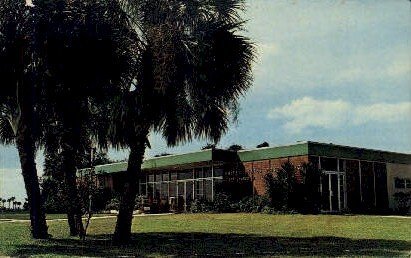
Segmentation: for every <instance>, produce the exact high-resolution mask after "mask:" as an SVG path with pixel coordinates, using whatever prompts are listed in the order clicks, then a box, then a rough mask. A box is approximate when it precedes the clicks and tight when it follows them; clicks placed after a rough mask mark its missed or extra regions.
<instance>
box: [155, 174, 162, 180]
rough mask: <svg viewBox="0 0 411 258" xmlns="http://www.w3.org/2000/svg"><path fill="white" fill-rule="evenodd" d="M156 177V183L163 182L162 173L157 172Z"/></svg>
mask: <svg viewBox="0 0 411 258" xmlns="http://www.w3.org/2000/svg"><path fill="white" fill-rule="evenodd" d="M155 176H156V182H161V181H162V174H161V172H156V173H155Z"/></svg>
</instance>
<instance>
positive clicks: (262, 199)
mask: <svg viewBox="0 0 411 258" xmlns="http://www.w3.org/2000/svg"><path fill="white" fill-rule="evenodd" d="M267 204H268V199H267V197H266V196H254V197H253V196H248V197H245V198H243V199H242V200H241V201H239V202H238V209H237V211H239V212H261V211H262V209H263V208H264V207H265V206H266V205H267Z"/></svg>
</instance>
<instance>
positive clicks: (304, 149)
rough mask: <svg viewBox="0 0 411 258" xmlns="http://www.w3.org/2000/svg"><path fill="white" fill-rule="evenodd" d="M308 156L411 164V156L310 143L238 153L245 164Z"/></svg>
mask: <svg viewBox="0 0 411 258" xmlns="http://www.w3.org/2000/svg"><path fill="white" fill-rule="evenodd" d="M306 155H313V156H326V157H335V158H345V159H359V160H369V161H379V162H388V163H401V164H411V154H405V153H395V152H389V151H380V150H372V149H365V148H357V147H350V146H342V145H335V144H331V143H319V142H310V141H308V142H304V143H297V144H293V145H287V146H276V147H266V148H260V149H253V150H244V151H239V152H238V156H239V158H240V160H241V161H243V162H246V161H254V160H264V159H276V158H285V157H293V156H306Z"/></svg>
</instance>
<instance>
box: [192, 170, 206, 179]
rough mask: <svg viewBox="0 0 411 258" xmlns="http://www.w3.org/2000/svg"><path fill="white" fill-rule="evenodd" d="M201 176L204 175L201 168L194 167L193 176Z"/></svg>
mask: <svg viewBox="0 0 411 258" xmlns="http://www.w3.org/2000/svg"><path fill="white" fill-rule="evenodd" d="M203 177H204V172H203V168H196V169H194V178H203Z"/></svg>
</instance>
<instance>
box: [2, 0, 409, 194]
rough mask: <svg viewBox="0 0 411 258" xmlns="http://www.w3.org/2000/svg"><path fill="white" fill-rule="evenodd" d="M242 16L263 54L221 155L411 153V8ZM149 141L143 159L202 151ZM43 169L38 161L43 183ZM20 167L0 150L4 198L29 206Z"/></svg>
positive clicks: (269, 3)
mask: <svg viewBox="0 0 411 258" xmlns="http://www.w3.org/2000/svg"><path fill="white" fill-rule="evenodd" d="M242 15H243V17H244V19H245V20H247V23H246V24H245V29H246V30H245V31H244V32H241V33H242V34H244V35H247V36H248V37H250V38H251V39H252V41H253V42H254V43H255V45H256V49H257V59H256V62H255V64H254V66H253V74H254V83H253V86H252V88H251V89H250V90H249V91H248V92H247V93H246V94H245V96H244V97H243V98H242V99H241V100H240V114H239V117H238V121H237V122H235V123H233V124H232V125H231V126H230V130H229V131H228V133H227V134H226V135H225V136H224V137H223V138H222V140H221V142H219V143H218V145H217V146H218V147H220V148H226V147H228V146H230V145H232V144H240V145H242V146H244V147H246V148H253V147H255V146H256V145H257V144H259V143H262V142H264V141H267V142H268V143H269V144H270V146H275V145H283V144H292V143H295V142H297V141H307V140H311V141H320V142H326V143H331V142H332V143H335V144H343V145H350V146H357V147H364V148H372V149H381V150H388V151H395V152H405V153H411V3H410V1H408V0H373V1H371V0H369V1H366V0H361V1H360V0H358V1H348V0H347V1H343V0H341V1H338V0H337V1H331V0H329V1H326V0H321V1H320V0H318V1H315V0H313V1H302V0H300V1H298V0H276V1H274V0H248V1H247V4H246V10H245V12H244V13H243V14H242ZM150 142H151V146H152V149H149V150H147V152H146V156H147V157H150V156H153V155H155V154H159V153H163V152H168V153H182V152H188V151H195V150H199V149H201V147H202V146H204V145H205V144H206V141H201V140H196V141H193V142H191V143H187V144H184V145H182V146H179V147H176V148H167V146H166V144H165V142H164V140H162V139H161V137H160V136H158V135H155V134H152V135H150ZM109 155H110V157H111V158H112V159H115V160H121V159H125V158H127V156H128V151H127V150H123V151H115V150H110V151H109ZM42 164H43V158H42V156H41V152H39V154H38V158H37V166H38V170H39V174H41V172H42ZM19 167H20V166H19V160H18V156H17V151H16V150H15V147H13V146H9V147H4V146H0V197H3V198H5V197H7V198H8V197H10V196H16V197H17V199H19V200H23V198H24V197H25V190H24V184H23V179H22V176H21V171H20V170H19Z"/></svg>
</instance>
